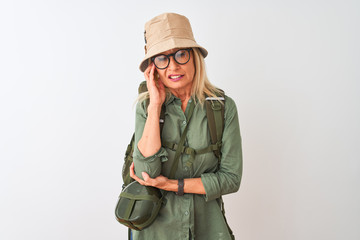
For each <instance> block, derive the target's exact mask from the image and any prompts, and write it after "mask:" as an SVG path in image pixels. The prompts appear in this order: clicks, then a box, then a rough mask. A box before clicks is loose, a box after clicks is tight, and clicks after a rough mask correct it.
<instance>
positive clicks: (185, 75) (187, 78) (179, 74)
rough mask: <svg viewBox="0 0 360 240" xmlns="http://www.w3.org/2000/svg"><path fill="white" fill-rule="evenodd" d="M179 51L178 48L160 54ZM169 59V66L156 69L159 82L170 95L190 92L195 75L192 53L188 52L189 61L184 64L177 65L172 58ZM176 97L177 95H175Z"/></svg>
mask: <svg viewBox="0 0 360 240" xmlns="http://www.w3.org/2000/svg"><path fill="white" fill-rule="evenodd" d="M177 50H179V49H178V48H175V49H171V50H168V51H166V52H162V53H161V54H165V55H167V54H171V53H174V52H176V51H177ZM173 57H174V56H171V57H170V62H169V66H168V67H167V68H165V69H158V68H156V71H157V72H158V73H159V77H160V80H161V81H162V82H163V83H164V85H165V86H166V87H168V88H169V90H170V91H171V92H172V93H183V92H185V93H187V94H189V93H190V92H191V87H192V83H193V80H194V75H195V64H194V55H193V51H192V50H191V51H190V60H189V61H188V62H187V63H185V64H178V63H177V62H176V61H175V60H174V58H173ZM175 95H177V94H175Z"/></svg>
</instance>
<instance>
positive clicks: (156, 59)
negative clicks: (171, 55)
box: [155, 55, 167, 63]
mask: <svg viewBox="0 0 360 240" xmlns="http://www.w3.org/2000/svg"><path fill="white" fill-rule="evenodd" d="M155 61H156V62H159V63H160V62H167V57H166V56H165V55H159V56H157V57H155Z"/></svg>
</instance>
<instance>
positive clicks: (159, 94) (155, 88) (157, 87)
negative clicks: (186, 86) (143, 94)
mask: <svg viewBox="0 0 360 240" xmlns="http://www.w3.org/2000/svg"><path fill="white" fill-rule="evenodd" d="M155 74H156V67H155V64H154V63H151V64H149V66H148V67H147V68H146V70H145V72H144V76H145V79H146V85H147V89H148V91H149V95H150V104H151V105H152V104H154V105H155V106H161V105H162V104H163V103H164V101H165V96H166V93H165V86H164V84H163V83H162V81H161V80H160V79H159V80H158V81H155Z"/></svg>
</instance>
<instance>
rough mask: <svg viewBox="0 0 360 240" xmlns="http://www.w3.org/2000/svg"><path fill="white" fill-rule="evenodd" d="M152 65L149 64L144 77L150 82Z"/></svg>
mask: <svg viewBox="0 0 360 240" xmlns="http://www.w3.org/2000/svg"><path fill="white" fill-rule="evenodd" d="M152 65H153V64H152V63H151V64H149V66H148V67H147V68H146V70H145V71H144V76H145V79H146V80H149V75H150V71H151V68H152Z"/></svg>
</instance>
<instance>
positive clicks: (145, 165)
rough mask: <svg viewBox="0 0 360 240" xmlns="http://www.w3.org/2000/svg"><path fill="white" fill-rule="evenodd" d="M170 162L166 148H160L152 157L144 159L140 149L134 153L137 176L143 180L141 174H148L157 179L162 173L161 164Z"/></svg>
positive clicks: (136, 149)
mask: <svg viewBox="0 0 360 240" xmlns="http://www.w3.org/2000/svg"><path fill="white" fill-rule="evenodd" d="M167 160H168V153H167V151H166V150H165V148H163V147H162V148H160V149H159V151H158V152H157V153H155V154H154V155H152V156H149V157H144V156H143V155H142V154H141V152H140V151H139V149H138V148H135V151H134V166H135V174H136V175H137V176H138V177H140V178H142V175H141V173H142V172H146V173H148V174H149V175H150V177H152V178H155V177H157V176H159V175H160V173H161V163H162V162H165V161H167Z"/></svg>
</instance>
